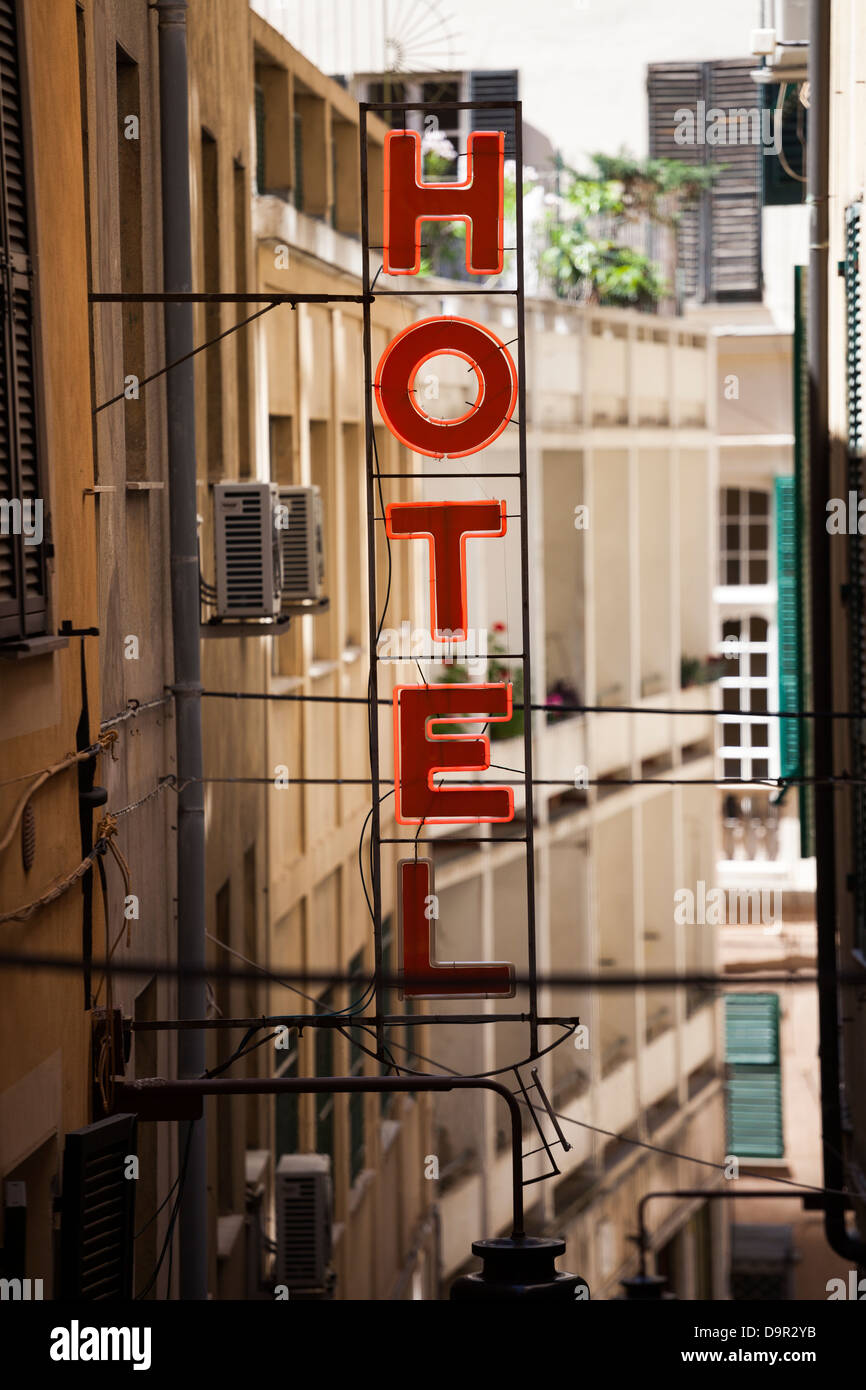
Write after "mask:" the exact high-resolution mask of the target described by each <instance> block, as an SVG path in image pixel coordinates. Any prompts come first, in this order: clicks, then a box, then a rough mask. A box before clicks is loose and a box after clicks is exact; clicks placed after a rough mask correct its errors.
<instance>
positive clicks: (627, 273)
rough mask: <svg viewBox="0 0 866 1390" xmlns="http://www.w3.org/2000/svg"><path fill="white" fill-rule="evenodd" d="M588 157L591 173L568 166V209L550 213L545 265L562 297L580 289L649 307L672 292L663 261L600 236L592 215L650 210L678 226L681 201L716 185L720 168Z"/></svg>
mask: <svg viewBox="0 0 866 1390" xmlns="http://www.w3.org/2000/svg"><path fill="white" fill-rule="evenodd" d="M591 160H592V165H593V168H594V172H593V173H591V174H589V175H585V174H579V173H578V172H577V171H576V170H575V169H571V168H568V167H566V168H564V170H563V172H564V174H565V176H566V179H565V191H564V194H563V195H562V201H563V209H562V211H563V213H564V216H562V215H560V216H559V217H556V218H554V217H551V218H550V219H549V221H548V227H547V236H548V246H547V248H546V249H545V251H544V252H542V255H541V262H540V268H541V272H542V274H543V275H545V276H546V277H547V278H548V280H549V281H550V284H551V286H552V288H553V290H554V293H555V294H557V295H559V296H561V297H565V296H567V295H571V294H574V293H575V292H576V291H581V290H582V291H583V292H585V293H586V294H587V298H588V299H590V300H591V301H592V302H594V303H598V304H611V305H618V306H620V307H622V306H631V307H633V308H640V309H651V308H653V307H654V306H655V305H656V304H657V303H658V301H659V300H660V299H662V298H664V296H665V295H666V294H667V293H668V292H669V287H668V285H667V282H666V281H665V279H664V276H663V275H662V273H661V270H660V268H659V266H658V265H656V263H655V262H653V261H651V260H650V259H649V257H647V256H646V255H644V254H643V253H642V252H640V251H636V250H634V249H633V248H632V247H629V246H626V245H623V244H621V243H619V242H617V241H614V240H611V239H609V238H603V237H599V236H597V235H596V234H595V233H594V232H593V230H592V227H591V223H592V220H593V219H596V218H600V217H606V218H609V219H611V220H614V221H615V220H618V219H619V220H622V221H624V222H636V221H638V220H639V219H640V218H647V219H648V220H649V221H651V222H656V223H660V224H662V225H664V226H668V227H673V226H675V225H676V222H677V220H678V218H679V215H680V213H681V211H682V208H683V207H685V206H686V205H687V204H689V203H691V202H693V201H694V200H695V199H696V198H697V197H699V196H700V194H701V193H702V192H703V190H704V189H706V188H708V187H709V186H710V185H711V183H712V180H713V179H714V178H715V177H716V175H717V172H718V170H717V169H705V168H703V167H702V166H697V165H693V164H686V163H684V162H683V161H682V160H679V159H643V160H638V159H633V158H632V157H631V156H630V155H627V154H624V153H622V154H619V155H604V154H594V155H592V157H591Z"/></svg>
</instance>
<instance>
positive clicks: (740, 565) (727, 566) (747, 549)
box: [719, 487, 770, 584]
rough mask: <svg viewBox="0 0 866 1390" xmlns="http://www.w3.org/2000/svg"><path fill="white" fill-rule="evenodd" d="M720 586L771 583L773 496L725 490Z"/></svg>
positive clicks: (722, 512)
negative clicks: (771, 509)
mask: <svg viewBox="0 0 866 1390" xmlns="http://www.w3.org/2000/svg"><path fill="white" fill-rule="evenodd" d="M719 510H720V513H721V522H722V534H721V543H720V545H719V558H720V561H721V573H720V577H719V583H720V584H769V582H770V494H769V493H768V492H758V491H755V490H753V489H749V488H740V487H725V488H722V495H721V505H720V509H719Z"/></svg>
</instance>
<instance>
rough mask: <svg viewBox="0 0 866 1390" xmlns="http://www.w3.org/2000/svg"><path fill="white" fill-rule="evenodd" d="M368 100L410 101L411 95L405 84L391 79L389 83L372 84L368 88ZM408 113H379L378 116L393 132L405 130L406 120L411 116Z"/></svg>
mask: <svg viewBox="0 0 866 1390" xmlns="http://www.w3.org/2000/svg"><path fill="white" fill-rule="evenodd" d="M367 100H368V101H372V102H376V101H398V102H400V101H408V100H409V94H408V89H407V87H406V83H405V82H398V81H397V80H396V79H395V78H392V77H389V78H388V81H387V82H371V83H370V84H369V86H368V87H367ZM409 114H410V113H409V112H406V111H396V110H395V111H377V112H376V115H377V116H378V117H379V118H380V120H383V121H384V122H385V124H386V125H389V126H390V127H391V128H392V130H397V129H401V130H402V129H405V126H406V118H407V115H409Z"/></svg>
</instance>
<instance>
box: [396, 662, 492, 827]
mask: <svg viewBox="0 0 866 1390" xmlns="http://www.w3.org/2000/svg"><path fill="white" fill-rule="evenodd" d="M510 718H511V686H510V685H502V684H490V683H483V684H478V685H472V684H465V685H398V686H397V687H396V688H395V690H394V762H395V766H396V776H395V781H394V789H395V793H396V812H395V814H396V818H397V821H398V822H399V824H400V825H418V824H421V825H461V824H463V823H464V822H468V823H471V824H476V823H478V822H481V821H484V822H488V821H509V820H513V818H514V792H513V790H512V788H511V787H497V786H490V785H488V784H487V783H486V782H485V783H476V784H475V785H473V786H462V787H455V786H451V787H437V786H435V785H434V781H433V778H434V776H435V774H436V773H437V772H477V771H479V770H483V769H484V768H486V767H489V766H490V740H489V739H488V738H487V737H481V738H476V737H475V736H474V735H472V734H436V733H434V732H433V731H432V728H433V726H435V725H436V724H437V723H441V722H443V721H452V720H455V719H457V720H458V721H459V722H460V723H461V724H489V723H491V722H499V721H503V722H505V721H507V720H509V719H510Z"/></svg>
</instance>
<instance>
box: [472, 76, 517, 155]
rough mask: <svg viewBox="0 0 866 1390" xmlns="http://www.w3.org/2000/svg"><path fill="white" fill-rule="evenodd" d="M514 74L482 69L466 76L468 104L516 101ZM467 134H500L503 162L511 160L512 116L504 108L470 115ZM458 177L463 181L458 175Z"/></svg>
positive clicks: (506, 108)
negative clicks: (503, 136) (469, 131)
mask: <svg viewBox="0 0 866 1390" xmlns="http://www.w3.org/2000/svg"><path fill="white" fill-rule="evenodd" d="M517 86H518V74H517V69H516V68H506V69H503V70H502V71H495V70H493V69H490V70H488V69H486V68H485V69H483V70H481V71H479V72H470V74H469V100H470V101H517V99H518V91H517ZM470 115H471V117H472V120H471V124H470V127H469V128H470V130H504V131H505V158H506V159H514V157H515V153H516V147H515V141H514V112H513V110H511V109H510V108H509V107H507V106H505V107H503V108H502V110H501V111H494V110H490V111H471V112H470ZM461 177H463V176H462V175H461Z"/></svg>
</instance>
